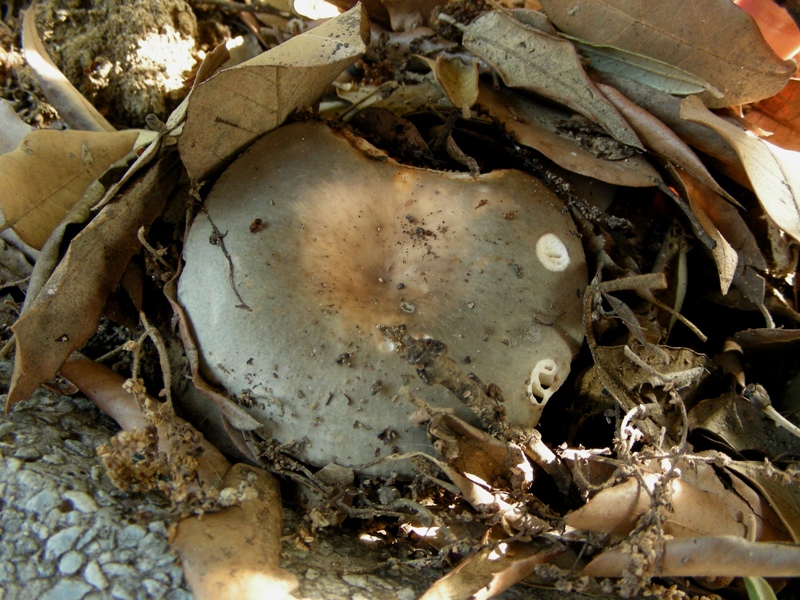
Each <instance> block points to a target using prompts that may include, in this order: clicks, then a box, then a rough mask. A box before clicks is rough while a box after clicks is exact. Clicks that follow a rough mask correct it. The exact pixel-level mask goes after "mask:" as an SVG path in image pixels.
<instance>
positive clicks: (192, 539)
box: [172, 463, 298, 600]
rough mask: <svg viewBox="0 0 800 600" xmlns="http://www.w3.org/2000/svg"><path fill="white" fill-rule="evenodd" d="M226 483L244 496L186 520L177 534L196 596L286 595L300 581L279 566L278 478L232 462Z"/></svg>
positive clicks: (214, 599)
mask: <svg viewBox="0 0 800 600" xmlns="http://www.w3.org/2000/svg"><path fill="white" fill-rule="evenodd" d="M222 487H223V488H225V489H228V490H231V491H232V492H236V491H238V490H242V489H244V490H246V491H245V493H244V500H243V501H242V502H241V503H240V504H238V505H234V506H228V507H227V508H224V509H222V510H221V511H219V512H214V513H210V514H205V515H202V516H200V517H189V518H187V519H183V520H182V521H181V522H180V523H178V526H177V529H176V533H175V537H174V538H173V539H172V547H173V548H174V549H175V551H176V552H177V553H178V555H179V556H180V559H181V563H182V565H183V569H184V574H185V575H186V580H187V581H188V583H189V587H191V589H192V592H193V593H194V595H195V598H197V599H198V600H256V599H259V598H270V600H272V599H275V600H280V599H281V598H285V597H287V596H288V595H289V594H290V593H291V592H292V590H294V589H295V588H297V586H298V582H297V578H296V577H295V576H294V575H292V574H291V573H289V572H287V571H284V570H283V569H281V568H280V566H279V560H280V551H281V535H282V533H283V531H282V529H283V516H282V512H281V497H280V489H279V487H278V482H277V480H276V479H275V478H274V477H273V476H272V475H270V474H269V473H267V472H266V471H264V470H262V469H258V468H255V467H251V466H248V465H245V464H242V463H240V464H237V465H234V466H233V467H231V469H230V470H229V471H228V473H227V474H226V475H225V478H224V480H223V482H222ZM225 489H223V492H222V494H223V495H224V492H225Z"/></svg>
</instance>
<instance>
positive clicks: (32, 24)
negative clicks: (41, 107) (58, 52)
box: [22, 5, 115, 131]
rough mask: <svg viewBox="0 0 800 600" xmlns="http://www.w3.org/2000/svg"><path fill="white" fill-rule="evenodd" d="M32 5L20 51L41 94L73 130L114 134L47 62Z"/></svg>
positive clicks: (112, 129)
mask: <svg viewBox="0 0 800 600" xmlns="http://www.w3.org/2000/svg"><path fill="white" fill-rule="evenodd" d="M35 8H36V7H35V5H31V6H30V8H28V10H27V11H26V12H25V17H24V20H23V23H22V50H23V53H24V54H25V61H26V62H27V63H28V65H29V66H30V68H31V70H32V71H33V74H34V76H35V77H36V80H37V81H38V82H39V85H41V86H42V91H43V92H44V95H45V96H47V99H48V100H49V101H50V103H51V104H52V105H53V106H54V107H55V108H56V110H57V111H58V114H59V115H60V116H61V118H62V119H64V121H66V122H67V123H68V124H69V126H70V127H72V128H73V129H81V130H84V131H115V129H114V126H113V125H111V123H109V122H108V121H106V118H105V117H104V116H103V115H101V114H100V113H99V112H98V111H97V109H96V108H95V107H94V106H92V104H91V103H90V102H89V101H88V100H87V99H86V98H84V97H83V94H81V93H80V92H79V91H78V90H77V89H76V88H75V86H74V85H72V84H71V83H70V82H69V80H68V79H67V78H66V77H65V76H64V75H63V73H61V71H59V70H58V67H56V65H55V64H54V63H53V61H52V60H50V57H49V56H48V55H47V50H46V49H45V47H44V44H42V40H41V39H40V38H39V32H38V31H36V10H35Z"/></svg>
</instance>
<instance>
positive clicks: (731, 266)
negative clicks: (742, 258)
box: [671, 168, 739, 296]
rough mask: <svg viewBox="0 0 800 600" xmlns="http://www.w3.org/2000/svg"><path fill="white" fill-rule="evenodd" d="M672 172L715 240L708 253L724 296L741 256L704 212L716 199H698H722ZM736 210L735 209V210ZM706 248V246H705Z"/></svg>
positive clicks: (695, 182) (694, 211)
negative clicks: (704, 206)
mask: <svg viewBox="0 0 800 600" xmlns="http://www.w3.org/2000/svg"><path fill="white" fill-rule="evenodd" d="M671 172H672V173H673V174H674V178H675V179H676V180H677V181H676V182H675V185H676V186H680V188H681V190H680V191H681V192H683V194H682V195H683V196H684V199H685V200H686V201H687V202H688V203H689V208H691V209H692V213H693V214H694V216H695V217H697V220H698V222H699V223H700V225H701V227H702V228H703V230H704V231H705V232H706V233H707V234H708V235H709V237H711V239H713V240H714V242H715V244H716V245H715V246H714V247H713V248H711V249H709V250H708V251H709V252H710V253H711V256H712V257H713V258H714V263H715V264H716V265H717V274H718V275H719V287H720V290H721V292H722V295H723V296H724V295H725V294H727V293H728V290H729V289H730V287H731V283H733V278H734V277H735V275H736V273H737V266H738V264H739V256H738V254H737V253H736V250H735V249H734V248H733V246H731V244H730V243H728V240H726V239H725V236H723V235H722V233H721V232H720V231H719V229H717V226H716V225H715V224H714V221H713V219H711V218H710V217H709V216H708V215H707V214H706V212H705V211H704V210H703V208H702V207H703V205H707V204H711V203H713V202H714V199H709V200H708V201H707V202H702V201H701V200H699V199H698V198H700V197H702V196H706V195H710V194H714V195H715V196H716V198H717V199H719V200H718V201H720V202H721V201H722V199H721V197H720V196H719V195H718V194H717V192H715V191H714V190H711V189H709V188H707V187H705V186H703V185H702V184H700V183H699V182H698V181H697V180H696V179H695V178H694V177H692V176H691V175H689V174H688V173H686V172H684V171H681V170H680V169H677V168H673V169H671ZM734 210H735V209H734ZM703 247H704V248H705V247H706V246H703Z"/></svg>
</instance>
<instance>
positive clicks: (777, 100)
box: [745, 79, 800, 151]
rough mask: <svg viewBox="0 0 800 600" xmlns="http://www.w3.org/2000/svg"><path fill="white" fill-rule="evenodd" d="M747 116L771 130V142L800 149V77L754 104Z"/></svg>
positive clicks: (753, 122) (760, 126)
mask: <svg viewBox="0 0 800 600" xmlns="http://www.w3.org/2000/svg"><path fill="white" fill-rule="evenodd" d="M745 118H746V119H747V120H748V121H750V123H752V124H753V125H755V126H756V127H758V128H760V129H763V130H764V131H768V132H770V133H771V134H772V135H771V136H769V138H767V139H768V140H769V141H770V142H771V143H773V144H775V145H776V146H780V147H781V148H785V149H786V150H795V151H800V79H792V80H791V81H789V83H788V84H787V85H786V87H785V88H783V89H782V90H781V92H780V93H779V94H776V95H775V96H772V97H771V98H767V99H766V100H762V101H761V102H759V103H758V104H756V105H754V106H752V107H751V109H750V110H749V111H747V112H746V113H745Z"/></svg>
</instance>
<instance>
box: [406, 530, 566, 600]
mask: <svg viewBox="0 0 800 600" xmlns="http://www.w3.org/2000/svg"><path fill="white" fill-rule="evenodd" d="M562 552H563V548H558V547H554V546H552V545H550V544H548V543H547V542H545V541H542V540H537V541H535V542H531V543H527V544H524V543H519V542H510V543H508V542H500V543H497V544H492V545H490V546H489V547H487V548H482V549H481V550H478V551H477V552H476V553H475V554H472V555H470V556H468V557H467V558H465V559H464V560H463V561H461V562H460V563H459V564H458V566H456V568H455V569H453V570H452V571H450V572H449V573H448V574H447V575H445V576H444V577H442V578H441V579H439V580H438V581H437V582H436V583H434V584H433V585H432V586H431V587H430V588H428V591H426V592H425V593H424V594H423V595H422V596H421V597H420V600H488V599H489V598H494V597H495V596H497V595H498V594H501V593H502V592H503V591H505V590H507V589H508V588H510V587H511V586H512V585H514V584H516V583H519V582H520V581H522V580H523V579H525V578H526V577H528V575H530V574H531V573H533V570H534V568H535V567H536V565H540V564H544V563H547V562H550V561H551V560H552V559H553V557H555V556H557V555H558V554H560V553H562Z"/></svg>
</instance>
